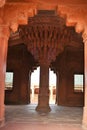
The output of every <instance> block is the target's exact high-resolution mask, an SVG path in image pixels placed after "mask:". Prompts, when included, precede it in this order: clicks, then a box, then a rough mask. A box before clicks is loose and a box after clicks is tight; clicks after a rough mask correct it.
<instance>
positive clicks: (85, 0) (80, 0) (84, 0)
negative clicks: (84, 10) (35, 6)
mask: <svg viewBox="0 0 87 130" xmlns="http://www.w3.org/2000/svg"><path fill="white" fill-rule="evenodd" d="M7 2H33V3H44V4H66V3H67V4H87V0H72V1H71V0H7Z"/></svg>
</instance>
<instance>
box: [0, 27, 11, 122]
mask: <svg viewBox="0 0 87 130" xmlns="http://www.w3.org/2000/svg"><path fill="white" fill-rule="evenodd" d="M8 37H9V30H8V27H7V26H0V124H1V123H2V122H3V121H4V90H5V72H6V58H7V48H8Z"/></svg>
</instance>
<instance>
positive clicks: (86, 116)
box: [83, 36, 87, 127]
mask: <svg viewBox="0 0 87 130" xmlns="http://www.w3.org/2000/svg"><path fill="white" fill-rule="evenodd" d="M83 38H84V37H83ZM84 74H85V75H84V78H85V94H84V110H83V125H84V126H86V127H87V36H86V38H85V39H84Z"/></svg>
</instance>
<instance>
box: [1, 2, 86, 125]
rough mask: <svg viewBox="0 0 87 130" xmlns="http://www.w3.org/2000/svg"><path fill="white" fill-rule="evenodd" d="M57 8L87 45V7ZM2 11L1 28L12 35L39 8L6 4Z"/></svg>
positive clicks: (19, 4) (63, 6)
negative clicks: (80, 34)
mask: <svg viewBox="0 0 87 130" xmlns="http://www.w3.org/2000/svg"><path fill="white" fill-rule="evenodd" d="M3 5H4V3H2V0H1V1H0V7H2V6H3ZM56 7H57V8H55V10H56V11H57V13H58V14H59V15H60V16H61V17H64V18H65V19H66V25H67V26H74V27H75V29H76V32H78V33H80V32H82V37H83V40H84V43H86V42H87V24H86V23H87V9H86V8H87V6H86V5H77V6H76V5H56ZM50 9H52V8H50ZM0 11H1V12H0V26H1V27H2V29H4V30H5V28H6V27H7V29H8V30H9V33H10V32H11V31H13V32H15V31H17V28H18V26H19V24H27V20H28V17H31V16H34V15H35V14H36V12H37V6H36V4H35V5H34V4H32V3H31V4H27V3H23V4H21V3H18V4H16V3H14V4H12V3H9V4H5V6H4V9H2V8H1V9H0ZM83 14H84V15H83ZM3 25H5V26H3ZM4 27H5V28H4ZM2 29H0V34H2V35H1V36H3V35H4V32H3V31H2ZM6 35H7V32H6ZM3 38H4V39H5V37H3ZM8 38H9V35H8ZM6 41H7V40H6ZM86 44H87V43H86ZM86 44H85V45H86ZM86 47H87V45H86ZM5 53H6V52H5ZM86 56H87V55H85V60H86V59H87V58H86ZM5 60H6V59H5ZM2 66H3V65H0V68H3V67H2ZM85 67H86V64H85ZM86 68H87V67H86ZM1 71H2V70H0V76H2V72H1ZM86 72H87V69H86V70H85V73H86ZM86 77H87V76H86ZM2 81H3V80H2ZM2 81H1V82H2ZM86 84H87V83H86ZM0 85H2V84H0ZM1 88H2V89H3V87H1ZM86 88H87V87H86ZM0 91H1V90H0ZM3 91H4V89H3V90H2V91H1V92H3ZM86 91H87V90H86ZM85 97H87V92H86V94H85ZM0 100H1V101H2V99H0ZM2 104H3V103H2ZM2 104H1V106H2V107H3V105H2ZM85 104H86V109H84V117H83V123H84V124H86V125H87V123H86V121H87V117H86V113H87V103H85ZM2 111H3V110H1V112H2ZM0 114H1V113H0ZM3 116H4V115H3V114H1V115H0V119H1V120H3Z"/></svg>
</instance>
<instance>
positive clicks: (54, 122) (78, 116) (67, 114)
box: [0, 105, 83, 130]
mask: <svg viewBox="0 0 87 130" xmlns="http://www.w3.org/2000/svg"><path fill="white" fill-rule="evenodd" d="M35 108H36V105H17V106H15V105H13V106H10V105H9V106H6V114H5V116H6V117H5V118H6V121H5V125H4V126H3V127H1V128H0V130H28V129H30V130H35V129H36V130H44V129H45V130H53V129H55V130H83V127H82V114H83V109H82V107H61V106H56V105H51V109H52V111H51V112H49V113H39V112H36V111H35Z"/></svg>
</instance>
